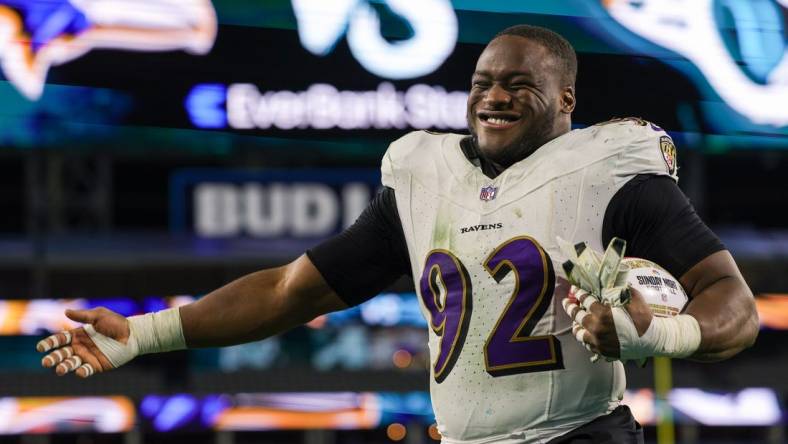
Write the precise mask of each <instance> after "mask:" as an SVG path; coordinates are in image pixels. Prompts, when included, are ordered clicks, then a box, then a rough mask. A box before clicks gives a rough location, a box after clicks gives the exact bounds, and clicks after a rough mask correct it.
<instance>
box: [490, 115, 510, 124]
mask: <svg viewBox="0 0 788 444" xmlns="http://www.w3.org/2000/svg"><path fill="white" fill-rule="evenodd" d="M487 121H488V122H490V123H493V124H495V125H505V124H507V123H509V121H508V120H506V119H500V118H497V117H490V118H489V119H487Z"/></svg>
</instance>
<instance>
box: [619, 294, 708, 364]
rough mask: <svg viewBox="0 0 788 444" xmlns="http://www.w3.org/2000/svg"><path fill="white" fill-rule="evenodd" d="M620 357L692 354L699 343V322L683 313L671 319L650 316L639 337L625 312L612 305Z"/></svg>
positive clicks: (677, 356) (680, 356)
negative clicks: (650, 318) (651, 317)
mask: <svg viewBox="0 0 788 444" xmlns="http://www.w3.org/2000/svg"><path fill="white" fill-rule="evenodd" d="M612 310H613V321H614V322H615V325H616V333H617V335H618V342H619V344H620V346H621V357H620V359H621V360H627V359H642V358H649V357H652V356H667V357H671V358H685V357H687V356H690V355H691V354H693V353H695V351H697V350H698V347H699V346H700V325H698V321H697V320H696V319H695V318H694V317H692V316H690V315H687V314H681V315H678V316H675V317H672V318H662V317H657V316H654V318H653V319H652V320H651V324H650V325H649V326H648V329H647V330H646V332H645V333H643V336H638V332H637V329H636V328H635V324H634V323H633V322H632V318H631V317H630V316H629V313H628V312H627V311H626V310H625V309H623V308H621V307H613V309H612Z"/></svg>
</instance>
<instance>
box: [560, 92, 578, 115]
mask: <svg viewBox="0 0 788 444" xmlns="http://www.w3.org/2000/svg"><path fill="white" fill-rule="evenodd" d="M576 103H577V102H576V101H575V87H574V86H565V87H564V89H563V91H561V112H562V113H565V114H571V113H572V111H574V110H575V105H576Z"/></svg>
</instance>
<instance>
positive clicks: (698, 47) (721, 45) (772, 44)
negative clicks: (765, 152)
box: [602, 0, 788, 127]
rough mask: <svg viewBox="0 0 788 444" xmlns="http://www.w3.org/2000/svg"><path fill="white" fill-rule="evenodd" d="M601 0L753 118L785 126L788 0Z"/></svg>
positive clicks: (629, 27) (630, 26) (787, 113)
mask: <svg viewBox="0 0 788 444" xmlns="http://www.w3.org/2000/svg"><path fill="white" fill-rule="evenodd" d="M602 4H603V6H604V8H605V9H606V10H607V12H608V13H609V14H610V16H611V17H612V18H613V19H614V20H615V22H617V23H618V24H619V25H621V26H623V27H624V28H625V29H627V30H628V31H630V32H632V33H634V34H637V35H638V36H640V37H642V38H644V39H646V40H647V41H649V42H651V43H653V44H656V45H658V46H661V47H663V48H665V49H668V50H670V51H673V52H675V53H677V54H680V55H681V56H683V57H685V58H686V59H688V60H689V61H690V62H692V64H693V65H694V66H695V67H696V68H697V70H699V71H700V73H701V74H702V75H703V77H704V79H705V82H707V83H708V85H709V86H710V87H711V89H712V90H713V91H714V93H716V95H718V96H719V97H720V98H721V99H722V100H723V101H724V102H725V103H726V104H727V105H728V106H730V107H731V108H732V109H733V110H735V111H736V112H738V113H739V114H741V115H742V116H744V117H746V118H747V119H748V120H749V121H750V122H752V123H755V124H758V125H769V126H773V127H783V126H788V106H786V104H788V42H786V28H788V25H786V17H788V0H637V1H635V0H602ZM622 40H625V39H624V38H622ZM626 40H631V39H626Z"/></svg>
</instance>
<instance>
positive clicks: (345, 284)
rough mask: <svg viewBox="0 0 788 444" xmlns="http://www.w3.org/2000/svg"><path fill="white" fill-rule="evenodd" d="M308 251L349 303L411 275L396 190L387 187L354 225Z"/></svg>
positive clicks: (333, 288)
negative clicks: (395, 195)
mask: <svg viewBox="0 0 788 444" xmlns="http://www.w3.org/2000/svg"><path fill="white" fill-rule="evenodd" d="M306 254H307V256H308V257H309V259H310V260H311V261H312V263H313V264H314V265H315V267H316V268H317V269H318V271H319V272H320V274H321V275H322V276H323V279H325V280H326V282H327V283H328V285H329V286H330V287H331V289H332V290H334V291H335V292H336V293H337V295H339V297H340V298H342V300H343V301H344V302H345V303H346V304H348V305H350V306H353V305H358V304H360V303H362V302H364V301H366V300H367V299H370V298H372V297H374V296H376V295H377V294H378V293H380V292H381V291H382V290H384V289H385V288H386V287H388V286H389V285H391V284H392V283H394V281H396V280H397V279H398V278H400V277H401V276H402V275H405V274H411V269H410V258H409V256H408V247H407V245H406V243H405V234H404V233H403V231H402V223H401V222H400V220H399V213H398V212H397V201H396V200H395V198H394V190H393V189H391V188H388V187H386V188H384V189H383V191H381V192H380V193H378V195H377V196H375V199H373V200H372V202H370V204H369V206H368V207H367V208H366V209H365V210H364V212H363V213H362V214H361V216H359V218H358V220H356V222H355V223H354V224H353V225H352V226H350V227H349V228H348V229H346V230H345V231H343V232H342V233H340V234H339V235H337V236H336V237H334V238H332V239H329V240H327V241H325V242H323V243H321V244H319V245H317V246H316V247H314V248H312V249H310V250H308V251H307V252H306Z"/></svg>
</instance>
